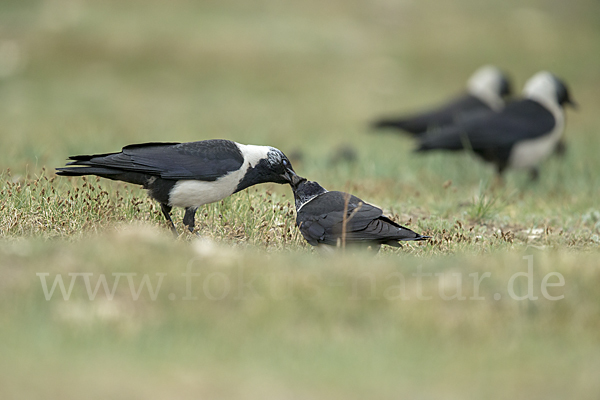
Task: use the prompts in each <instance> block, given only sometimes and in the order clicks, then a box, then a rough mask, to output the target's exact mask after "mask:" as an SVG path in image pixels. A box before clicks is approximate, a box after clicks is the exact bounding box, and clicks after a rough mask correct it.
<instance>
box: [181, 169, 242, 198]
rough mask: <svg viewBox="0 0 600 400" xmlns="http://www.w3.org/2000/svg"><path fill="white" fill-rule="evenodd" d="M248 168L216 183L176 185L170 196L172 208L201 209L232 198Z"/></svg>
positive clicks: (229, 174)
mask: <svg viewBox="0 0 600 400" xmlns="http://www.w3.org/2000/svg"><path fill="white" fill-rule="evenodd" d="M246 169H247V168H243V169H239V170H237V171H233V172H230V173H228V174H227V175H225V176H222V177H221V178H219V179H217V180H216V181H212V182H207V181H195V180H182V181H179V182H177V183H176V184H175V186H174V187H173V189H172V190H171V194H170V195H169V205H170V206H172V207H200V206H202V205H204V204H208V203H214V202H215V201H219V200H222V199H224V198H225V197H227V196H230V195H231V194H232V193H233V192H234V191H235V189H236V188H237V185H238V183H239V182H240V180H241V179H242V178H243V177H244V174H245V173H246Z"/></svg>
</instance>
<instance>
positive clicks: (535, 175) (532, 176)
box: [529, 167, 540, 183]
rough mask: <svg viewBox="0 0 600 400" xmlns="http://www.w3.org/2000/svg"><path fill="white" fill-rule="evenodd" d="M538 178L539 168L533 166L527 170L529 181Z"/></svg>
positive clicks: (535, 180) (534, 180)
mask: <svg viewBox="0 0 600 400" xmlns="http://www.w3.org/2000/svg"><path fill="white" fill-rule="evenodd" d="M539 179H540V170H539V169H537V168H536V167H533V168H531V169H530V170H529V182H532V183H533V182H537V181H538V180H539Z"/></svg>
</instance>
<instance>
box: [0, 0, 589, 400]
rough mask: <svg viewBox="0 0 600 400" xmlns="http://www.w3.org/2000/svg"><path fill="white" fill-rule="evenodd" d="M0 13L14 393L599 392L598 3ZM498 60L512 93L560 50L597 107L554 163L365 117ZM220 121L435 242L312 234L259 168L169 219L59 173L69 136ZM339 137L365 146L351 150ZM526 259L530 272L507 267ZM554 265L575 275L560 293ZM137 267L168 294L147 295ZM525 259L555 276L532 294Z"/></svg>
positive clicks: (101, 147)
mask: <svg viewBox="0 0 600 400" xmlns="http://www.w3.org/2000/svg"><path fill="white" fill-rule="evenodd" d="M0 11H1V12H0V27H1V28H0V149H2V150H1V151H0V152H1V153H0V154H1V157H0V171H1V172H0V274H1V275H0V276H2V279H0V299H1V300H0V326H1V327H2V328H1V329H0V343H2V344H1V345H0V397H2V398H15V399H18V398H23V399H25V398H27V399H29V398H38V397H42V396H43V397H44V398H60V399H64V398H82V397H85V398H117V399H118V398H123V399H130V398H165V397H168V398H199V397H200V398H236V399H251V398H283V397H300V398H328V399H329V398H344V399H349V398H350V399H352V398H356V399H359V398H367V397H368V398H397V397H398V396H402V397H407V398H460V399H465V398H466V399H470V398H473V399H481V398H490V399H492V398H494V399H495V398H530V399H537V398H540V399H541V398H544V399H547V398H556V399H562V398H567V397H569V398H582V399H586V398H590V399H592V398H594V399H595V398H597V397H598V394H599V393H600V387H599V385H598V383H597V379H596V375H597V374H596V371H597V369H598V364H599V362H600V354H599V353H598V351H597V349H598V344H599V338H598V334H597V332H598V328H599V326H598V318H597V315H598V312H599V311H600V310H599V305H600V298H599V296H598V294H597V290H596V286H597V285H596V284H595V283H596V282H597V281H598V263H597V258H598V243H599V242H600V222H599V221H600V205H599V204H598V201H597V199H598V198H599V197H600V185H599V184H600V181H599V179H598V175H597V173H596V171H598V170H600V161H599V159H598V157H597V149H598V148H599V147H600V139H599V138H598V135H597V127H598V125H599V124H600V119H599V117H598V115H597V113H594V112H593V110H595V109H597V108H598V107H600V104H599V100H598V97H597V94H596V89H595V88H597V87H598V85H599V84H600V80H599V79H600V78H599V76H598V74H597V65H598V62H600V59H599V57H600V52H598V51H597V49H598V43H600V31H599V30H598V22H599V21H598V17H597V16H598V15H600V13H599V12H598V11H600V10H598V5H597V4H595V2H593V1H591V0H579V1H576V2H574V3H569V5H568V6H566V5H562V4H559V3H555V4H548V3H547V2H541V1H537V0H528V1H526V2H522V1H521V2H517V1H502V2H500V1H493V2H487V3H486V4H485V5H482V4H480V3H479V2H474V1H470V0H460V1H456V2H451V3H447V4H439V2H433V1H423V2H417V3H414V4H412V3H403V2H386V1H376V2H369V3H366V2H358V1H341V0H339V1H338V0H334V1H328V2H317V1H312V0H309V1H304V2H296V3H281V2H276V1H270V0H266V1H262V2H259V3H252V4H250V3H245V2H239V1H236V0H232V1H226V2H222V1H219V2H216V1H204V2H202V3H194V2H188V1H183V0H182V1H177V2H169V3H163V2H159V1H149V2H144V4H143V5H142V4H141V3H139V2H135V1H129V2H102V3H97V4H96V3H91V2H83V1H50V0H47V1H7V2H4V3H3V4H2V5H0ZM486 63H493V64H497V65H498V66H500V67H502V68H505V69H507V70H508V71H509V72H511V73H512V74H513V78H514V80H515V87H516V88H517V90H518V88H520V87H522V85H523V83H524V82H525V80H526V79H527V78H528V77H529V76H531V75H532V74H533V73H535V72H537V71H538V70H540V69H549V70H551V71H553V72H555V73H556V74H557V75H559V76H562V77H563V78H564V79H565V80H566V81H567V82H568V83H569V84H570V87H571V90H572V92H573V95H574V97H575V99H576V100H577V101H578V102H579V103H580V104H581V110H580V111H578V112H571V111H568V112H567V118H568V121H567V132H566V140H567V144H568V149H567V154H566V155H565V157H563V158H557V157H553V158H551V159H549V160H547V162H545V163H544V165H543V166H542V169H541V179H540V181H539V182H537V183H535V184H531V183H530V182H529V181H528V176H527V174H526V173H522V172H518V171H513V172H510V173H509V174H507V176H506V182H505V185H504V186H501V187H492V184H491V183H492V181H493V169H492V168H491V167H488V166H484V165H483V164H482V163H480V162H479V160H477V159H476V158H474V157H471V156H469V155H465V154H431V155H427V156H422V155H417V154H413V153H412V152H411V149H412V145H413V144H412V143H411V141H410V140H408V139H406V138H404V137H399V136H397V135H394V134H392V133H389V134H380V135H376V134H373V133H371V132H369V131H368V129H367V128H366V126H367V123H368V121H369V120H370V119H371V118H373V117H374V116H376V115H380V114H388V113H395V112H398V111H400V110H407V111H410V110H414V109H419V108H421V107H423V106H427V105H430V104H432V103H435V102H436V101H440V100H443V99H444V98H446V97H448V96H451V95H453V94H454V93H456V92H457V91H460V90H461V89H462V87H463V85H464V82H465V80H466V79H467V77H468V75H469V74H470V73H471V72H472V71H473V70H475V69H476V68H477V67H479V66H480V65H482V64H486ZM217 137H223V138H228V139H232V140H236V141H239V142H241V143H253V144H269V145H273V146H276V147H278V148H280V149H281V150H283V151H284V152H285V153H287V154H288V155H290V154H291V153H296V155H298V157H297V159H296V160H295V161H294V167H295V169H296V171H297V172H298V173H299V174H300V175H302V176H306V177H308V178H309V179H311V180H316V181H318V182H320V183H321V184H322V185H323V186H324V187H326V188H328V189H330V190H343V191H348V192H351V193H353V194H355V195H357V196H359V197H360V198H362V199H364V200H366V201H369V202H372V203H375V204H378V205H379V206H381V207H383V208H384V209H385V210H386V211H387V212H388V213H389V214H390V215H391V216H392V217H393V218H394V219H395V220H396V221H398V222H399V223H402V224H404V225H407V226H410V228H411V229H414V230H415V231H417V232H419V233H422V234H427V235H430V236H432V237H433V239H432V240H431V241H429V242H428V243H417V244H409V245H406V246H404V247H403V248H401V249H392V248H386V249H383V250H382V251H381V252H380V253H379V254H378V255H377V256H375V257H374V256H373V255H371V254H363V253H361V252H354V251H351V250H347V251H346V252H345V253H344V254H336V255H334V256H330V255H325V254H320V253H318V252H315V251H313V249H312V248H310V247H309V246H308V245H307V244H306V243H305V242H304V240H303V239H302V237H301V235H300V234H299V232H298V230H297V229H296V228H295V226H294V219H295V212H294V209H293V198H292V193H291V191H290V190H289V188H288V187H284V186H279V185H261V186H257V187H253V188H250V189H249V190H246V191H244V192H241V193H239V194H236V195H234V196H231V197H230V198H227V199H225V200H223V201H222V202H219V203H215V204H211V205H207V206H205V207H202V208H201V209H200V210H199V211H198V218H197V225H198V230H199V233H200V234H201V236H202V239H201V240H199V239H197V238H196V237H195V236H193V235H190V234H187V233H185V230H184V229H183V226H182V223H181V220H182V218H183V212H181V210H176V211H174V221H175V222H176V224H177V227H178V229H179V231H180V232H184V233H183V234H182V235H181V236H180V238H178V239H177V240H174V239H173V238H172V237H171V236H170V232H169V231H168V228H167V227H166V224H165V222H164V221H163V217H162V215H161V214H160V210H159V209H158V207H157V205H156V204H155V203H153V202H152V201H151V200H149V199H148V198H147V197H146V195H145V193H144V192H143V191H142V190H141V189H139V188H137V187H133V186H130V185H125V184H122V183H118V182H110V181H106V180H97V179H95V178H88V179H79V178H77V179H69V178H59V177H56V176H55V175H54V173H53V169H54V167H57V166H61V165H63V163H64V161H65V159H66V158H67V156H69V155H73V154H84V153H89V152H99V153H100V152H108V151H115V150H118V149H119V148H120V147H122V146H124V145H127V144H130V143H135V142H147V141H191V140H202V139H209V138H217ZM348 147H349V148H351V149H354V150H355V153H356V155H357V159H356V161H354V162H352V161H344V160H341V159H340V157H339V156H338V155H339V154H340V153H341V150H340V149H346V148H348ZM526 256H533V259H532V260H533V266H532V274H531V276H524V275H520V276H517V277H516V278H515V279H514V280H513V283H512V284H510V282H511V278H512V277H513V276H515V275H514V274H516V273H523V274H528V273H529V270H528V261H527V259H524V258H523V257H526ZM188 266H189V268H191V271H192V272H194V273H200V274H201V275H200V276H194V277H193V278H191V279H192V281H191V285H192V286H190V287H188V286H187V281H186V278H185V277H184V276H183V275H182V274H186V273H187V272H188V270H187V268H188ZM39 273H41V274H48V275H42V276H40V275H36V274H39ZM69 273H71V274H80V275H69ZM420 273H422V274H431V275H423V276H421V277H419V274H420ZM486 273H489V276H487V275H485V274H486ZM552 273H558V274H560V276H562V278H563V279H564V285H563V286H549V287H547V293H546V294H547V295H548V296H545V295H544V293H545V292H543V290H542V285H543V282H544V279H546V281H545V282H546V284H548V283H549V284H560V280H559V277H558V276H557V275H552ZM81 274H88V275H81ZM89 274H92V275H89ZM114 274H117V275H114ZM119 274H120V275H119ZM131 274H136V275H131ZM457 274H458V275H457ZM548 274H551V275H548ZM144 275H147V278H144ZM44 276H45V277H46V278H45V279H46V280H47V284H48V286H47V289H48V290H50V288H51V287H52V283H53V282H54V279H55V277H57V276H61V277H62V278H63V280H64V282H63V283H64V285H65V290H68V289H69V287H70V282H71V279H72V278H73V277H75V278H74V281H73V288H72V293H71V295H70V298H69V300H63V295H62V292H61V289H60V286H56V287H55V291H54V292H53V295H52V296H51V298H50V299H49V300H46V297H45V294H44V290H43V287H42V281H41V279H42V278H43V277H44ZM117 276H120V278H119V280H118V281H116V279H117V278H116V277H117ZM86 277H87V279H89V284H90V288H91V289H92V290H93V289H94V288H95V287H96V286H95V285H96V283H97V282H98V279H101V277H104V278H106V282H107V288H108V289H109V291H110V290H112V289H113V287H114V289H115V292H114V297H112V300H109V297H110V293H109V295H107V294H106V293H105V292H104V287H103V286H102V285H100V286H99V292H98V293H97V294H96V297H95V298H94V300H90V297H89V293H88V289H87V286H86V281H85V279H86ZM161 277H162V278H161ZM479 278H481V281H480V282H481V283H480V284H479V288H478V291H477V290H476V288H475V285H474V280H475V279H479ZM143 279H147V280H146V282H147V283H149V284H150V285H151V286H152V288H153V290H154V291H153V292H151V291H149V290H148V287H147V286H144V287H143V288H142V290H141V291H139V297H137V300H136V299H134V297H135V296H134V295H135V294H136V293H138V290H139V288H140V285H141V282H143ZM115 282H117V284H115V286H113V284H114V283H115ZM159 282H160V286H158V283H159ZM529 282H531V283H532V288H533V289H532V290H533V292H532V293H531V294H532V296H534V297H537V299H536V300H533V299H524V300H517V298H518V297H519V296H524V295H526V294H527V293H528V290H529V286H528V285H529ZM130 285H132V286H130ZM132 287H133V289H134V290H132ZM511 290H512V291H511ZM153 293H154V295H155V296H154V295H153ZM561 295H564V298H562V299H558V300H549V299H548V297H549V296H561ZM190 296H191V297H194V296H195V297H197V299H194V300H184V299H185V298H187V297H190ZM419 296H425V297H431V299H429V300H423V299H421V300H420V299H419ZM498 296H499V297H498ZM462 297H465V299H464V300H462ZM479 297H483V300H475V299H474V298H479Z"/></svg>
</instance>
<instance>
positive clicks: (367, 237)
mask: <svg viewBox="0 0 600 400" xmlns="http://www.w3.org/2000/svg"><path fill="white" fill-rule="evenodd" d="M292 188H293V189H294V198H295V200H296V225H298V228H299V229H300V232H301V233H302V236H304V239H306V241H307V242H308V243H309V244H311V245H312V246H319V245H327V246H340V245H342V241H345V244H346V245H362V246H371V247H373V248H377V249H379V247H380V246H381V245H382V244H387V245H389V246H394V247H400V242H401V241H414V240H426V239H429V237H428V236H423V235H419V234H418V233H415V232H413V231H411V230H410V229H408V228H405V227H403V226H401V225H398V224H397V223H395V222H394V221H392V220H391V219H389V218H388V217H386V216H384V215H383V211H382V210H381V209H380V208H378V207H375V206H373V205H371V204H369V203H366V202H364V201H362V200H361V199H359V198H358V197H356V196H353V195H351V194H348V193H344V192H329V191H327V190H326V189H324V188H323V187H322V186H321V185H319V184H318V183H317V182H311V181H307V180H306V179H304V178H302V179H301V180H299V182H298V183H296V184H294V185H292ZM344 228H345V231H344ZM344 232H345V233H344Z"/></svg>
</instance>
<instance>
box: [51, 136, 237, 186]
mask: <svg viewBox="0 0 600 400" xmlns="http://www.w3.org/2000/svg"><path fill="white" fill-rule="evenodd" d="M70 159H71V160H74V161H73V162H71V163H69V164H68V165H73V166H87V167H102V168H109V169H112V170H118V171H126V172H137V173H143V174H148V175H153V176H159V177H161V178H163V179H170V180H179V179H196V180H203V181H214V180H216V179H218V178H219V177H221V176H223V175H225V174H227V173H228V172H231V171H235V170H237V169H239V168H240V167H241V166H242V164H243V163H244V157H243V155H242V153H241V151H240V150H239V148H238V146H237V145H236V144H235V143H234V142H232V141H229V140H221V139H215V140H204V141H200V142H191V143H144V144H134V145H130V146H126V147H124V148H123V150H122V151H121V152H119V153H109V154H96V155H85V156H74V157H70ZM70 169H79V170H82V171H85V168H76V167H75V168H73V167H72V168H68V167H67V168H63V169H60V170H61V171H65V172H67V173H68V171H69V170H70Z"/></svg>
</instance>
